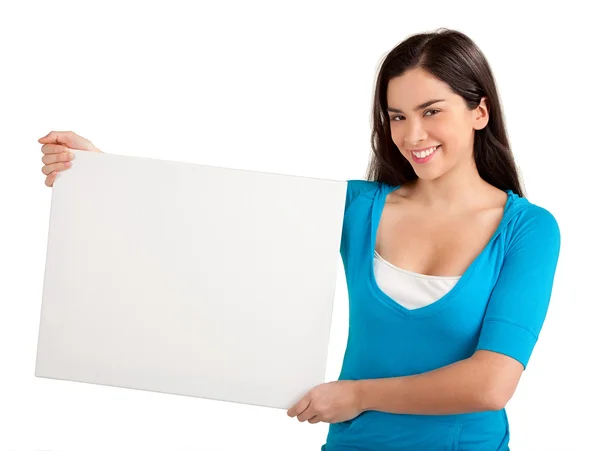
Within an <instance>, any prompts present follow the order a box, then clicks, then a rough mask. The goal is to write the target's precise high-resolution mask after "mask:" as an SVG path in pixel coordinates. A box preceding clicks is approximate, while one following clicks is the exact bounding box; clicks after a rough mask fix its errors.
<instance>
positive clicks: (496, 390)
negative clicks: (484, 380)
mask: <svg viewBox="0 0 600 451" xmlns="http://www.w3.org/2000/svg"><path fill="white" fill-rule="evenodd" d="M513 394H514V390H510V389H507V387H506V386H504V387H503V386H502V385H501V384H494V385H489V386H488V388H487V389H486V390H484V395H483V396H482V399H483V400H484V401H483V404H484V408H485V410H502V409H504V408H505V407H506V405H507V404H508V401H510V399H511V398H512V395H513Z"/></svg>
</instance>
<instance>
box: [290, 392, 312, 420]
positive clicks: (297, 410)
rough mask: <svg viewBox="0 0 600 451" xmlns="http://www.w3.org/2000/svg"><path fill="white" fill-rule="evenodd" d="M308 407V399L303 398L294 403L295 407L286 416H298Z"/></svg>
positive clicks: (306, 397)
mask: <svg viewBox="0 0 600 451" xmlns="http://www.w3.org/2000/svg"><path fill="white" fill-rule="evenodd" d="M309 405H310V397H309V396H304V397H303V398H302V399H301V400H300V401H298V402H297V403H296V405H295V406H294V407H292V408H291V409H290V410H288V412H287V414H288V416H290V417H295V416H297V415H300V414H301V413H302V412H304V411H305V410H306V409H307V408H308V406H309Z"/></svg>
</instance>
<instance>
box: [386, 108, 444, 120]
mask: <svg viewBox="0 0 600 451" xmlns="http://www.w3.org/2000/svg"><path fill="white" fill-rule="evenodd" d="M439 112H440V110H427V111H425V113H423V114H427V113H436V114H437V113H439ZM430 116H434V114H431V115H430ZM399 118H404V116H401V115H399V116H392V117H391V118H390V119H391V120H392V121H395V122H398V121H396V119H399Z"/></svg>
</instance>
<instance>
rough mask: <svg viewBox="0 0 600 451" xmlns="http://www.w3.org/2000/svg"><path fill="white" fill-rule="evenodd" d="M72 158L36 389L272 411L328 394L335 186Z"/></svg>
mask: <svg viewBox="0 0 600 451" xmlns="http://www.w3.org/2000/svg"><path fill="white" fill-rule="evenodd" d="M74 153H75V160H73V166H72V168H71V169H69V170H68V171H65V172H62V173H60V174H59V176H58V178H57V180H56V181H55V183H54V187H53V191H52V206H51V213H50V228H49V236H48V249H47V259H46V270H45V276H44V288H43V299H42V311H41V320H40V329H39V338H38V348H37V360H36V370H35V374H36V376H38V377H45V378H52V379H62V380H71V381H78V382H88V383H94V384H101V385H110V386H116V387H126V388H135V389H142V390H150V391H156V392H163V393H173V394H178V395H187V396H196V397H202V398H210V399H218V400H224V401H232V402H240V403H245V404H252V405H261V406H268V407H275V408H281V409H288V408H290V407H291V406H292V405H293V404H294V403H295V402H297V401H298V400H299V399H300V397H301V396H303V395H304V394H305V393H306V392H307V391H308V390H310V389H311V388H312V387H314V386H315V385H319V384H320V383H323V382H324V377H325V365H326V360H327V349H328V343H329V333H330V328H331V315H332V308H333V298H334V294H335V282H336V272H337V266H338V258H339V248H340V241H341V230H342V223H343V216H344V202H345V195H346V186H347V182H346V181H338V180H324V179H315V178H307V177H298V176H288V175H279V174H272V173H262V172H254V171H244V170H237V169H228V168H219V167H212V166H203V165H198V164H189V163H181V162H172V161H162V160H155V159H148V158H138V157H128V156H121V155H112V154H103V153H91V152H85V151H78V150H75V151H74Z"/></svg>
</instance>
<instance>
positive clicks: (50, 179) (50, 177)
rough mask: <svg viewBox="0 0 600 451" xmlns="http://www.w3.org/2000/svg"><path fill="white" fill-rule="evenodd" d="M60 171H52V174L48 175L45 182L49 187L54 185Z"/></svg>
mask: <svg viewBox="0 0 600 451" xmlns="http://www.w3.org/2000/svg"><path fill="white" fill-rule="evenodd" d="M57 174H58V172H52V173H50V175H48V176H47V177H46V181H45V182H44V183H45V184H46V186H47V187H52V186H53V185H54V181H55V180H56V175H57Z"/></svg>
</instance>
